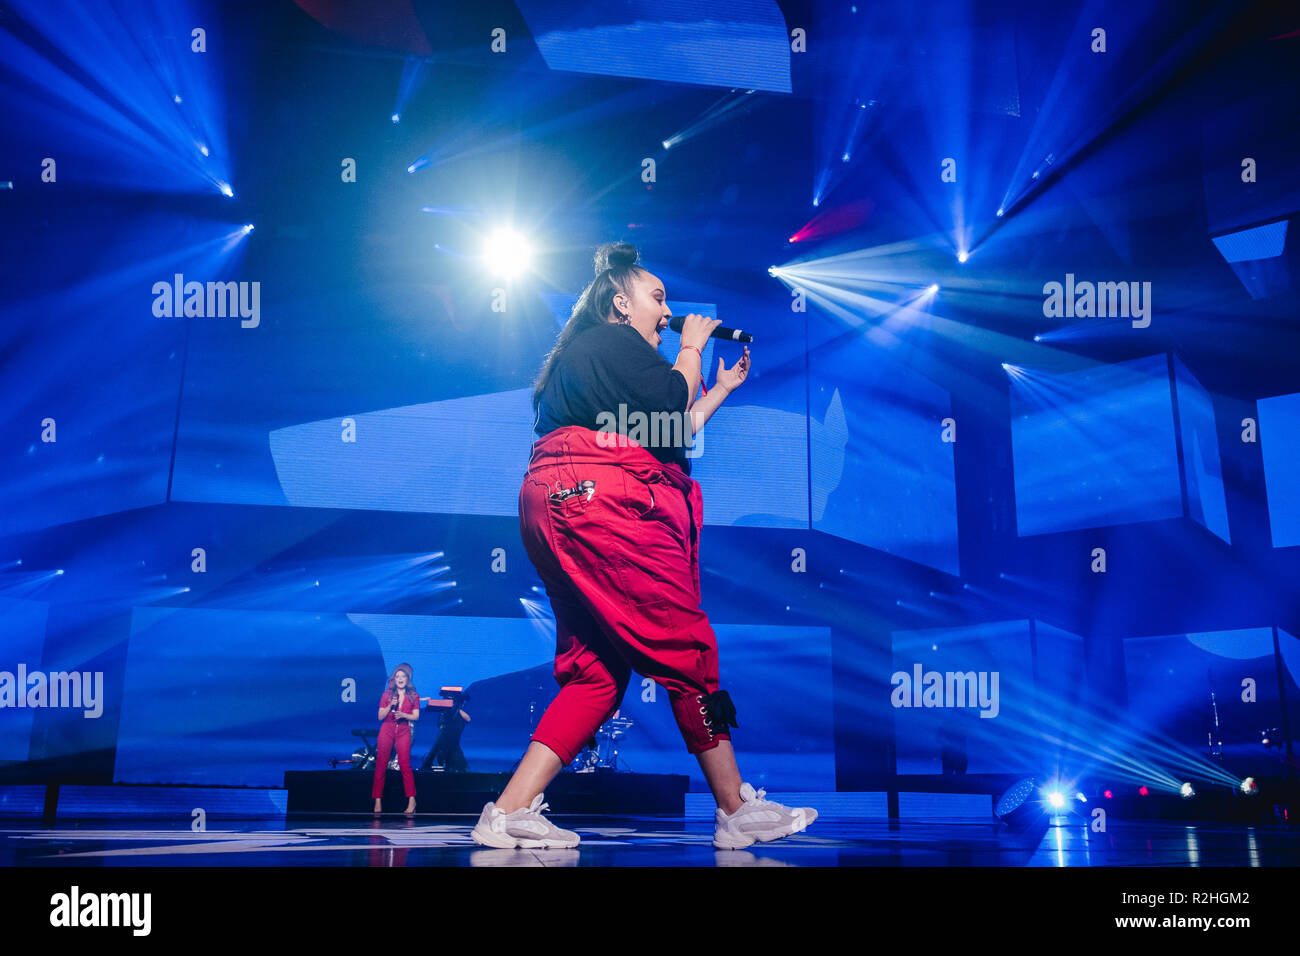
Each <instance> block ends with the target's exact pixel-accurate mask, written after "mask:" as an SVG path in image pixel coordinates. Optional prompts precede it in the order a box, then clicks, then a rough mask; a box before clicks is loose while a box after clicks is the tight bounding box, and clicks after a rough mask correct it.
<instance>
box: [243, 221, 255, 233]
mask: <svg viewBox="0 0 1300 956" xmlns="http://www.w3.org/2000/svg"><path fill="white" fill-rule="evenodd" d="M253 228H254V226H253V224H252V223H251V222H246V223H244V235H248V234H249V233H250V232H252V231H253Z"/></svg>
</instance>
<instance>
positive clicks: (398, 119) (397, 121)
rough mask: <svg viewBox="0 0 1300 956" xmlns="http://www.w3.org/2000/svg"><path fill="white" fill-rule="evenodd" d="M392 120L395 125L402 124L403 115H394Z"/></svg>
mask: <svg viewBox="0 0 1300 956" xmlns="http://www.w3.org/2000/svg"><path fill="white" fill-rule="evenodd" d="M392 120H393V122H394V123H400V122H401V121H402V114H401V113H394V114H393V115H392Z"/></svg>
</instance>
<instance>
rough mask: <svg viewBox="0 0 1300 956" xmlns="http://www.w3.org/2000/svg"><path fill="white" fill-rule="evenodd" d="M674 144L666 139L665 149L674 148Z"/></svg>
mask: <svg viewBox="0 0 1300 956" xmlns="http://www.w3.org/2000/svg"><path fill="white" fill-rule="evenodd" d="M672 146H673V144H672V143H670V142H669V141H668V140H664V149H672Z"/></svg>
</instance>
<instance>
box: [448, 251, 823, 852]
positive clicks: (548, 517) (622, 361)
mask: <svg viewBox="0 0 1300 956" xmlns="http://www.w3.org/2000/svg"><path fill="white" fill-rule="evenodd" d="M636 260H637V251H636V248H635V247H633V246H631V245H629V244H627V243H610V244H607V245H604V246H602V247H601V248H600V249H599V250H597V252H596V263H595V265H596V277H595V279H594V280H593V281H592V282H591V284H590V285H588V286H587V288H586V290H585V291H584V292H583V293H582V296H581V297H580V298H579V299H578V302H577V304H576V305H575V306H574V308H573V313H572V315H571V316H570V317H569V321H568V322H567V323H566V324H565V326H564V329H563V331H562V332H561V333H560V336H559V339H558V341H557V342H556V344H555V347H554V349H552V350H551V353H550V354H549V355H548V356H547V358H546V362H545V364H544V365H543V367H542V370H541V374H540V375H539V376H538V379H537V382H536V385H535V386H534V389H533V406H534V410H535V412H536V416H537V417H536V421H535V424H534V431H535V432H536V433H537V434H538V435H539V436H541V437H540V438H539V439H538V440H537V441H536V442H534V443H533V453H532V459H531V461H530V462H529V465H528V470H527V473H526V474H525V476H524V482H523V487H522V488H521V489H520V491H519V529H520V533H521V534H522V535H523V539H524V547H525V548H526V550H527V552H528V556H529V558H530V559H531V560H532V562H533V564H534V565H535V566H536V568H537V572H538V574H539V575H540V576H541V578H542V581H543V583H544V584H545V585H546V593H547V594H548V595H549V597H550V599H551V607H552V609H553V610H554V612H555V637H556V648H555V679H556V681H557V682H558V683H559V685H560V691H559V694H558V695H557V696H556V698H555V700H554V701H553V702H552V703H551V705H550V707H548V708H547V710H546V713H545V714H544V715H543V716H542V719H541V721H540V722H539V723H538V726H537V730H536V732H535V733H534V734H533V736H532V740H531V742H530V743H529V745H528V749H527V750H526V751H525V753H524V756H523V759H522V760H521V761H520V763H519V766H518V768H517V769H516V771H515V773H514V775H513V776H512V777H511V779H510V782H509V783H508V784H507V785H506V788H505V790H504V791H503V792H502V793H501V795H500V797H498V798H497V800H496V801H495V802H494V803H488V804H487V806H485V807H484V808H483V813H482V815H481V816H480V817H479V821H478V824H477V825H476V826H475V827H474V830H473V834H472V836H473V838H474V841H475V842H476V843H479V844H481V845H484V846H493V847H516V846H521V847H546V846H552V847H573V846H577V845H578V835H577V834H576V833H574V832H572V831H570V830H562V829H560V828H558V827H556V826H554V825H553V824H552V823H551V822H550V821H549V820H547V819H546V818H544V817H543V816H542V812H541V811H542V810H544V809H546V806H547V805H546V804H545V803H543V802H542V800H543V793H542V791H543V790H544V789H545V788H546V787H547V786H549V785H550V782H551V780H552V779H554V777H555V775H556V774H557V773H558V772H559V771H560V769H561V768H562V767H564V766H565V765H567V764H568V763H569V762H570V761H571V760H573V758H574V756H575V755H576V754H577V753H578V752H579V751H580V750H581V749H582V748H583V746H584V745H585V744H586V742H587V741H588V740H590V739H591V738H592V736H593V734H594V733H595V732H596V730H597V728H598V727H600V725H601V724H602V723H604V722H605V721H606V720H607V719H609V717H610V716H611V715H612V714H613V713H614V712H615V711H617V710H618V708H619V706H620V704H621V702H622V699H623V693H624V691H625V690H626V689H627V684H628V678H629V676H630V672H631V671H636V672H637V673H638V674H641V675H643V676H645V677H649V678H651V679H652V680H654V681H655V682H656V683H658V684H659V685H660V686H662V687H663V688H664V689H665V691H666V692H667V694H668V699H669V702H670V704H671V707H672V712H673V717H674V719H675V720H676V722H677V726H678V727H679V728H680V730H681V733H682V738H683V739H684V740H685V742H686V749H687V750H688V751H689V752H690V753H693V754H695V755H696V757H697V758H698V759H699V762H700V768H701V770H702V771H703V773H704V777H705V779H706V780H707V781H708V783H709V788H710V789H711V790H712V792H713V797H714V799H715V800H716V801H717V804H718V808H717V810H716V811H715V814H714V837H713V843H714V845H715V846H717V847H722V848H740V847H746V846H749V845H751V844H752V843H754V841H756V840H759V841H768V840H775V839H778V838H780V837H783V836H788V835H789V834H791V833H796V832H798V831H799V830H802V829H803V828H804V827H806V826H807V825H808V824H810V823H812V821H813V820H815V819H816V818H817V811H816V810H813V809H811V808H809V807H801V808H794V809H792V808H788V807H784V806H782V805H781V804H778V803H772V802H770V801H768V800H765V799H764V791H762V790H759V791H757V792H755V790H754V788H753V787H752V786H750V785H749V784H748V783H742V781H741V779H740V771H739V769H738V768H737V766H736V757H735V753H734V751H733V750H732V747H731V735H730V732H729V727H735V726H738V723H737V721H736V711H735V708H734V707H733V706H732V703H731V698H730V696H729V695H728V694H727V692H726V691H725V690H722V689H720V687H719V676H718V644H717V639H716V637H715V636H714V634H713V629H712V628H711V627H710V626H709V620H708V618H707V617H706V616H705V614H704V612H703V611H702V610H700V566H699V534H700V529H701V524H702V518H703V510H702V509H703V504H702V500H701V497H700V486H699V484H698V483H697V482H695V481H694V480H693V479H692V478H690V459H689V458H687V457H685V454H684V451H685V449H686V448H689V447H690V445H691V436H693V435H694V433H695V432H697V431H698V430H699V429H700V428H702V427H703V426H704V423H705V422H707V421H708V420H709V418H710V416H712V415H713V413H714V411H716V410H717V408H718V406H719V405H721V404H722V401H723V399H725V398H726V397H727V396H728V395H729V394H731V393H732V392H733V391H735V390H736V389H737V388H739V387H740V386H741V385H742V384H744V381H745V377H746V375H747V374H748V372H749V349H748V347H746V348H745V351H744V354H743V355H742V356H741V357H740V359H739V360H738V361H737V362H736V364H735V365H733V366H732V367H731V368H725V367H724V364H723V362H722V360H721V359H719V360H718V371H717V375H716V379H717V381H716V382H715V384H714V387H713V388H711V389H706V390H705V394H704V396H703V397H701V398H700V399H699V400H698V401H694V400H693V399H692V397H691V396H693V395H694V394H695V393H696V391H698V390H699V388H700V385H701V378H702V369H701V367H700V365H701V361H702V357H703V349H704V346H705V345H706V343H707V342H708V339H709V333H710V332H712V331H713V329H714V327H716V326H717V324H718V322H717V321H716V320H710V319H706V318H704V317H703V316H700V315H689V316H687V317H686V320H685V324H684V325H683V327H682V332H681V351H680V352H679V353H678V355H677V361H676V363H674V364H672V365H669V364H668V362H667V361H666V360H665V359H664V358H663V357H662V356H660V354H659V352H658V348H659V344H660V342H661V337H660V335H659V330H660V329H662V328H664V327H665V326H666V325H667V324H668V320H669V318H670V317H671V315H672V312H671V310H670V309H669V308H668V305H667V304H666V303H667V293H666V292H665V290H664V284H663V282H661V281H660V280H659V278H658V277H656V276H654V275H652V274H651V273H649V272H647V271H646V270H645V269H642V268H640V267H639V266H637V265H636V264H635V263H636ZM638 419H640V421H642V422H644V421H646V420H647V419H648V420H649V421H651V422H655V421H658V422H659V423H660V426H661V427H660V428H659V429H658V430H656V429H655V428H653V427H652V429H651V434H650V436H649V437H648V439H647V440H646V441H645V443H642V442H640V441H639V440H635V439H634V436H635V435H637V434H640V435H641V436H642V437H643V438H645V437H646V436H645V431H644V429H642V430H640V431H639V432H638V431H637V429H636V428H635V427H633V423H634V422H636V421H637V420H638ZM614 422H619V423H627V425H626V426H625V425H623V424H620V425H619V426H618V427H619V428H624V427H626V431H627V432H628V433H631V435H630V436H629V437H624V436H623V435H621V434H615V433H611V430H612V427H613V426H612V423H614ZM674 423H676V424H677V425H678V426H679V427H678V428H677V429H676V431H674V429H673V427H672V426H673V424H674ZM660 432H663V433H666V434H660Z"/></svg>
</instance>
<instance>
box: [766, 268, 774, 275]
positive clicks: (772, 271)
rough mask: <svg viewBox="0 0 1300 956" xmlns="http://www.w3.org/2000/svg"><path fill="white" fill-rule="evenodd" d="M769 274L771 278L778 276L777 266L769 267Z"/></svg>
mask: <svg viewBox="0 0 1300 956" xmlns="http://www.w3.org/2000/svg"><path fill="white" fill-rule="evenodd" d="M767 274H768V275H770V276H774V275H776V266H768V267H767Z"/></svg>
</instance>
